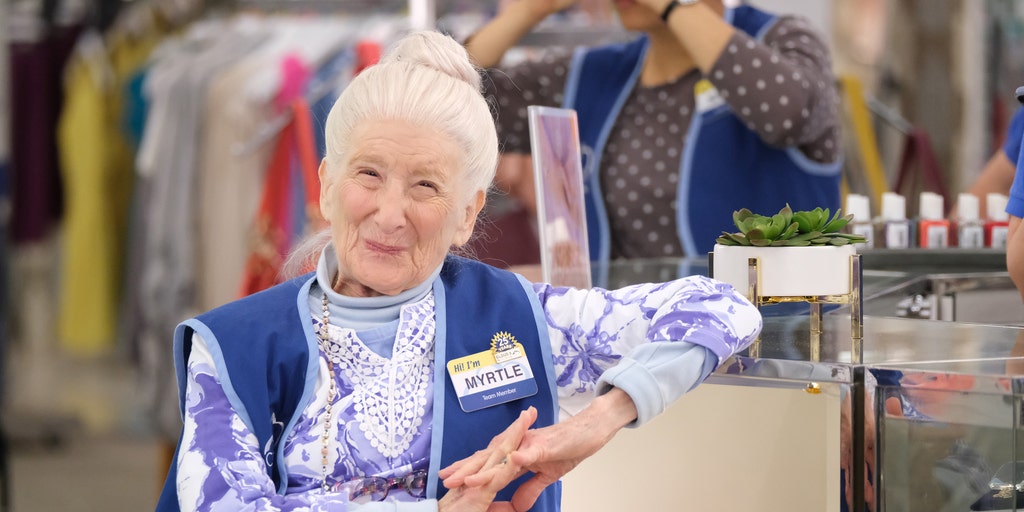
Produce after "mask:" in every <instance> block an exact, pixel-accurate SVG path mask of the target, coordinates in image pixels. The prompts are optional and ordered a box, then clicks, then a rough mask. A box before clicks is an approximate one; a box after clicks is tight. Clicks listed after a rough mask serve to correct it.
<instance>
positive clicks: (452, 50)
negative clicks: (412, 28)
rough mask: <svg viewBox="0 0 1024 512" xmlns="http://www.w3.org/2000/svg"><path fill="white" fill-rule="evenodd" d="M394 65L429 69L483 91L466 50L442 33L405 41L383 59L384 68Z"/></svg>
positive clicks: (415, 35)
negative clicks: (393, 63) (400, 63)
mask: <svg viewBox="0 0 1024 512" xmlns="http://www.w3.org/2000/svg"><path fill="white" fill-rule="evenodd" d="M392 62H406V63H409V64H411V65H417V66H427V67H429V68H432V69H435V70H437V71H440V72H441V73H444V74H446V75H448V76H451V77H452V78H455V79H457V80H462V81H463V82H466V83H468V84H469V85H471V86H473V88H474V89H476V90H478V91H479V90H480V86H481V82H480V72H479V71H478V70H477V68H476V67H475V66H473V64H472V63H471V62H470V61H469V54H467V53H466V49H465V48H464V47H463V46H462V45H461V44H459V43H458V42H456V41H455V40H454V39H452V38H451V37H449V36H446V35H444V34H442V33H440V32H436V31H432V30H424V31H420V32H414V33H412V34H409V35H408V36H406V37H403V38H402V39H401V40H399V41H398V42H397V43H395V45H394V46H393V47H392V48H391V49H390V50H388V52H387V54H386V55H384V57H382V58H381V64H387V63H392Z"/></svg>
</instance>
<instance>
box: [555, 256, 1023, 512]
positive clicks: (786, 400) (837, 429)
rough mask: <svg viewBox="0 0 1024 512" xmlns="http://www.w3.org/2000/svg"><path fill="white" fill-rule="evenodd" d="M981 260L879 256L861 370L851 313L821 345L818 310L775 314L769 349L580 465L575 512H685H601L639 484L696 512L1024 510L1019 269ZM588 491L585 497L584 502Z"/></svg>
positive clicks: (826, 330) (684, 268)
mask: <svg viewBox="0 0 1024 512" xmlns="http://www.w3.org/2000/svg"><path fill="white" fill-rule="evenodd" d="M965 255H966V256H967V257H966V258H965ZM974 256H975V257H972V256H970V255H967V253H959V254H958V253H954V252H942V253H928V254H923V253H922V252H921V251H910V252H907V253H905V254H902V255H900V254H895V253H885V254H879V253H876V254H874V255H872V254H870V253H869V254H866V255H865V258H864V262H865V270H864V274H863V279H862V285H863V295H862V296H863V297H864V310H865V318H864V323H863V329H864V330H863V338H862V345H861V351H862V352H861V354H860V356H861V363H860V364H855V363H853V361H855V360H856V359H854V357H853V354H852V350H853V345H852V343H851V332H850V329H851V325H850V317H849V311H848V310H847V309H846V308H847V307H846V306H842V307H834V308H832V309H831V311H828V312H826V313H825V314H824V315H823V318H822V330H821V333H820V334H818V335H813V334H812V333H811V332H810V324H809V322H810V318H809V316H808V315H807V309H808V306H807V305H806V304H783V305H779V306H767V307H765V308H763V309H762V313H763V314H764V329H763V331H762V333H761V337H760V341H759V345H758V347H757V350H756V351H751V350H748V351H745V352H744V353H742V354H740V355H738V356H736V357H734V358H732V359H731V360H729V361H727V362H726V363H725V364H724V365H722V367H721V368H719V369H718V370H717V371H716V373H715V374H714V375H712V376H711V377H710V378H709V379H708V382H707V383H705V384H704V385H702V386H700V387H698V388H697V389H696V390H695V391H694V392H693V393H691V395H692V396H691V395H688V396H687V397H684V399H683V400H680V402H679V403H678V404H676V405H673V406H672V407H670V408H669V410H668V411H666V413H665V414H664V415H663V417H661V418H658V419H657V420H656V421H655V422H652V424H651V425H648V426H645V427H644V428H643V429H640V430H639V431H637V433H636V434H632V433H625V435H623V434H620V436H619V437H622V438H625V439H623V440H620V439H619V438H616V440H614V441H613V443H612V444H610V445H609V450H608V452H609V453H608V454H605V453H599V454H598V455H597V456H595V457H594V458H595V459H597V460H596V461H591V460H588V461H587V462H585V463H584V464H583V465H581V466H580V468H578V471H577V472H578V473H579V474H576V473H577V472H574V473H572V474H570V475H569V476H568V477H567V479H566V480H567V484H566V491H565V493H566V506H567V507H569V506H570V505H573V504H579V505H581V506H580V507H572V508H569V509H577V508H579V509H581V510H582V509H588V510H589V509H594V510H597V509H600V510H611V509H615V507H617V506H619V505H622V506H625V507H628V506H629V503H632V504H633V505H637V504H638V503H640V504H641V505H642V506H641V507H640V508H641V509H645V507H646V509H651V510H655V509H657V510H669V509H670V508H665V507H672V506H675V507H678V503H680V502H681V501H680V499H679V497H678V496H675V495H674V493H668V494H664V493H654V494H651V495H648V494H642V495H638V494H637V493H628V492H627V493H624V496H622V497H621V499H622V500H624V501H622V502H621V503H618V502H615V500H616V499H620V498H619V497H617V496H618V495H614V494H615V493H610V494H613V495H614V496H612V495H606V494H602V495H601V496H600V497H599V501H597V502H595V501H593V499H594V498H593V496H592V495H593V492H592V489H594V488H595V487H594V486H603V485H607V486H611V487H610V488H612V487H615V486H617V487H618V488H620V489H624V488H629V489H632V488H634V485H635V486H638V488H643V487H645V486H650V487H652V488H658V489H661V488H669V489H675V490H677V491H678V493H680V494H683V495H685V496H686V498H685V501H684V502H685V503H686V504H687V507H690V506H693V507H696V508H694V509H696V510H699V509H705V510H719V511H732V510H737V511H739V510H755V509H756V510H815V511H819V510H821V511H854V510H856V511H860V510H870V511H876V512H877V511H896V512H918V511H921V512H923V511H929V512H933V511H940V512H967V511H970V510H1024V443H1021V441H1022V440H1024V437H1022V436H1021V434H1022V425H1021V423H1022V418H1021V415H1022V414H1024V409H1022V406H1024V404H1022V403H1021V396H1022V390H1024V329H1021V327H1020V326H1019V325H1018V324H1020V323H1022V322H1024V313H1022V311H1024V309H1022V308H1021V304H1020V298H1019V295H1017V294H1016V291H1015V289H1013V285H1012V283H1010V282H1009V277H1008V275H1007V274H1006V273H1005V270H1000V268H999V266H1000V265H1003V264H1004V263H1002V262H1004V261H1005V259H1004V258H1005V256H1004V255H1002V254H996V253H995V252H992V251H988V252H979V253H977V254H976V255H974ZM957 260H959V261H958V262H957ZM952 262H957V263H958V266H955V267H954V266H952ZM946 263H951V264H950V265H948V266H947V265H946ZM972 263H973V264H972ZM706 272H707V263H706V262H701V261H698V260H692V261H691V260H651V261H644V262H628V263H616V264H613V265H611V266H610V267H608V268H606V269H594V276H595V283H603V284H604V285H605V286H608V287H613V288H614V287H620V286H624V285H628V284H632V283H636V282H646V281H663V280H667V279H673V278H675V277H678V276H680V275H687V274H706ZM1008 293H1009V294H1012V296H1010V298H1007V294H1008ZM915 296H921V297H922V300H925V302H927V304H928V305H929V306H930V307H932V308H940V307H942V300H943V299H942V298H943V297H945V300H947V301H950V302H952V304H953V307H952V311H954V312H961V313H962V311H961V310H963V308H962V305H963V304H964V303H965V302H967V301H970V302H972V303H976V304H975V305H974V306H972V309H973V310H977V311H981V312H983V313H988V312H991V311H993V310H1000V311H1002V313H1001V314H1000V315H996V316H998V317H999V318H1002V319H1004V320H1005V321H1000V322H998V323H999V324H998V325H997V324H995V323H993V324H992V325H989V324H982V323H970V322H966V321H963V320H961V319H960V318H956V317H957V316H960V317H962V316H963V315H962V314H961V315H953V316H945V317H941V316H940V317H939V318H942V319H930V318H933V317H932V316H928V315H920V314H918V315H914V314H912V313H913V310H912V308H911V305H912V303H908V299H913V298H914V297H915ZM965 297H966V298H965ZM780 306H781V308H780ZM946 307H947V308H948V307H949V306H948V304H947V306H946ZM773 308H777V309H773ZM972 314H973V313H972ZM954 318H955V319H956V320H957V321H950V320H953V319H954ZM751 353H754V354H756V357H752V356H751V355H750V354H751ZM637 454H641V455H640V456H638V455H637ZM602 457H606V458H604V459H602ZM634 458H636V460H637V461H638V463H642V464H643V465H645V466H646V467H647V468H648V469H650V471H648V472H641V474H638V475H637V482H636V483H635V484H631V483H630V482H631V481H630V478H631V477H629V476H626V477H624V476H623V474H622V472H621V470H619V471H608V469H611V468H608V467H604V466H602V465H616V466H621V465H622V464H623V463H628V461H630V460H633V459H634ZM681 459H683V460H682V461H681ZM640 461H642V462H640ZM577 480H586V482H587V487H585V490H584V491H582V492H577V491H573V490H572V489H575V488H577V487H576V486H574V485H572V484H574V483H575V482H576V481H577ZM587 500H589V501H587ZM613 502H614V503H613ZM609 504H612V508H606V506H607V505H609ZM587 507H590V508H587ZM593 507H598V508H593Z"/></svg>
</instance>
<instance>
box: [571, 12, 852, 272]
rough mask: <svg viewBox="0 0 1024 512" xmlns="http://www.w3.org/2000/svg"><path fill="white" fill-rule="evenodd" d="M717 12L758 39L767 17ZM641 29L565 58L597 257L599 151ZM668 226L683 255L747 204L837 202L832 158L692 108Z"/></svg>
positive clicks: (634, 69) (726, 226)
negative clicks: (781, 144) (821, 158)
mask: <svg viewBox="0 0 1024 512" xmlns="http://www.w3.org/2000/svg"><path fill="white" fill-rule="evenodd" d="M725 18H726V20H727V21H729V22H730V23H731V24H732V25H733V26H735V27H736V28H737V29H739V30H742V31H744V32H745V33H747V34H749V35H750V36H751V37H754V38H758V39H759V38H760V37H761V36H762V35H763V33H764V32H765V31H766V30H767V28H769V27H770V26H771V23H772V22H773V21H774V20H775V17H774V16H772V15H770V14H768V13H765V12H763V11H760V10H757V9H755V8H753V7H750V6H746V5H744V6H740V7H737V8H736V9H731V10H727V11H726V16H725ZM647 45H648V40H647V37H646V36H643V37H640V38H639V39H636V40H634V41H632V42H629V43H625V44H615V45H609V46H604V47H600V48H594V49H580V50H578V51H577V52H576V54H575V55H574V56H573V60H572V64H571V65H570V70H569V78H568V80H567V82H566V89H565V99H564V101H563V107H564V108H571V109H575V110H576V112H577V116H578V119H579V131H580V140H581V143H582V145H583V147H584V150H583V153H584V161H583V169H584V175H585V176H584V195H585V197H586V215H587V232H588V234H589V240H588V242H589V247H590V254H591V258H592V259H594V260H596V261H598V262H602V263H606V262H607V261H608V258H609V256H610V251H611V241H610V231H609V227H608V219H607V213H606V212H605V207H604V198H603V196H602V193H601V187H600V174H599V173H600V168H601V166H600V158H601V155H602V154H603V152H604V146H605V143H606V142H607V140H608V136H609V134H610V132H611V130H612V127H613V126H614V124H615V120H616V118H617V117H618V115H619V112H620V111H621V109H622V106H623V104H624V103H625V102H626V99H627V98H628V97H629V94H630V92H631V91H632V90H633V88H634V87H635V86H636V83H637V80H638V78H639V76H640V70H641V69H642V67H643V61H644V54H645V53H646V51H647ZM683 147H684V152H683V159H682V163H681V164H680V169H679V181H678V189H677V206H676V224H677V229H678V235H679V240H680V243H681V245H682V247H683V251H684V252H685V254H686V256H688V257H699V256H702V255H704V254H706V253H707V252H709V251H710V250H711V249H712V248H713V247H714V244H715V239H716V238H718V236H719V235H720V234H721V233H722V231H730V232H731V231H735V230H736V228H735V225H734V224H733V222H732V213H733V212H734V211H735V210H738V209H740V208H748V209H750V210H751V211H753V212H755V213H761V214H766V215H771V214H774V213H776V212H778V211H779V210H780V209H782V207H783V206H785V205H786V203H789V205H790V206H791V207H792V208H793V209H794V210H812V209H814V208H816V207H819V206H820V207H822V208H830V209H832V210H833V211H834V210H835V209H836V208H839V205H840V202H839V179H840V176H839V175H840V171H841V167H842V161H841V160H837V161H836V162H833V163H830V164H820V163H817V162H814V161H812V160H810V159H808V158H807V157H806V156H804V155H803V154H802V153H800V151H799V150H797V149H796V148H786V149H780V148H774V147H771V146H769V145H767V144H765V143H764V142H762V141H761V139H760V138H759V137H758V136H757V133H755V132H753V131H751V130H750V129H749V128H747V127H746V126H745V125H744V123H743V121H741V120H740V119H739V118H738V117H736V116H735V115H734V114H733V113H732V111H731V110H729V107H728V106H727V105H724V104H723V105H722V106H720V107H717V108H714V109H711V110H709V111H707V112H695V113H694V116H693V120H692V121H691V123H690V127H689V130H688V131H687V135H686V140H685V142H684V143H683Z"/></svg>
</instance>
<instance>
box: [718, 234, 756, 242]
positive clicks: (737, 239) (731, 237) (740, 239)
mask: <svg viewBox="0 0 1024 512" xmlns="http://www.w3.org/2000/svg"><path fill="white" fill-rule="evenodd" d="M722 236H723V237H725V238H728V239H729V240H732V242H733V245H750V240H747V237H746V236H744V235H743V233H722Z"/></svg>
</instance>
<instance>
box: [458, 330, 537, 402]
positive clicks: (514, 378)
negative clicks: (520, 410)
mask: <svg viewBox="0 0 1024 512" xmlns="http://www.w3.org/2000/svg"><path fill="white" fill-rule="evenodd" d="M447 366H448V376H449V377H451V379H452V384H453V385H454V386H455V394H456V395H458V397H459V405H461V406H462V410H463V411H466V412H473V411H479V410H480V409H486V408H487V407H493V406H495V405H498V404H503V403H505V402H511V401H513V400H518V399H520V398H526V397H528V396H533V395H536V394H537V381H536V380H535V379H534V378H533V370H532V369H531V368H530V361H529V360H528V359H527V358H526V350H524V349H523V345H522V344H520V343H519V342H518V341H517V340H516V339H515V337H514V336H512V335H511V334H509V333H507V332H499V333H498V334H495V335H494V337H493V338H491V349H490V350H485V351H483V352H478V353H476V354H471V355H468V356H465V357H460V358H458V359H453V360H451V361H448V365H447Z"/></svg>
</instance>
